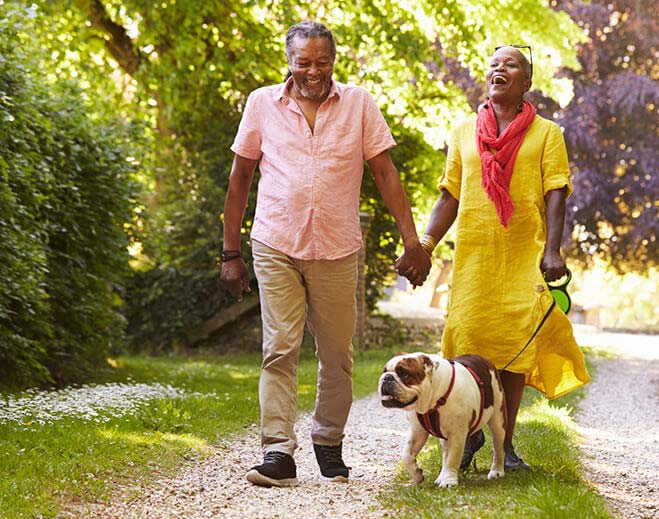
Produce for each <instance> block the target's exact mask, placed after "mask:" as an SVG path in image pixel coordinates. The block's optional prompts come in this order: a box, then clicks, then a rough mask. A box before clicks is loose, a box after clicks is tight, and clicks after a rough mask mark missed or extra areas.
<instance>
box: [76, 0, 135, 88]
mask: <svg viewBox="0 0 659 519" xmlns="http://www.w3.org/2000/svg"><path fill="white" fill-rule="evenodd" d="M81 3H82V4H84V6H85V7H86V8H87V13H88V14H89V17H90V19H91V22H92V27H94V28H96V29H100V30H101V31H103V32H104V33H105V35H106V36H109V38H108V37H106V38H104V41H105V47H106V48H107V49H108V51H109V52H110V54H112V57H113V58H114V59H116V60H117V63H119V66H120V67H121V68H122V69H123V70H124V71H125V72H126V73H127V74H129V75H130V76H133V77H134V76H135V74H136V73H137V69H138V68H139V67H140V64H141V63H142V56H141V54H140V53H139V51H138V50H137V49H136V48H135V46H134V45H133V40H131V38H130V36H128V33H127V32H126V29H125V27H123V26H122V25H119V24H117V23H115V22H114V21H113V20H112V19H111V18H110V16H109V15H108V13H107V11H106V10H105V7H104V6H103V4H102V3H101V2H100V0H83V1H82V2H81Z"/></svg>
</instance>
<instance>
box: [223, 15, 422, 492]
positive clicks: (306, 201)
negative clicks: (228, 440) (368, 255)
mask: <svg viewBox="0 0 659 519" xmlns="http://www.w3.org/2000/svg"><path fill="white" fill-rule="evenodd" d="M286 58H287V61H288V66H289V69H290V74H289V76H290V77H289V78H288V79H287V80H286V82H285V83H284V84H281V85H276V86H269V87H264V88H260V89H257V90H256V91H254V92H252V93H251V94H250V96H249V98H248V100H247V104H246V106H245V110H244V113H243V118H242V121H241V123H240V127H239V129H238V133H237V135H236V138H235V141H234V144H233V145H232V147H231V149H232V150H233V151H234V153H235V154H236V155H235V157H234V161H233V166H232V169H231V176H230V179H229V188H228V190H227V195H226V200H225V205H224V250H223V252H222V259H223V261H222V267H221V279H222V282H223V284H224V286H225V287H226V288H227V290H229V291H230V292H231V293H232V294H233V295H234V296H236V297H237V298H238V300H240V299H241V298H242V292H243V291H249V284H248V273H247V268H246V266H245V263H244V262H243V260H242V257H241V253H240V228H241V225H242V219H243V216H244V212H245V208H246V205H247V197H248V194H249V190H250V187H251V184H252V179H253V176H254V170H255V167H256V165H257V163H258V164H259V170H260V174H261V178H260V180H259V188H258V197H257V205H256V215H255V218H254V225H253V227H252V233H251V243H252V254H253V257H254V271H255V273H256V277H257V280H258V283H259V296H260V301H261V315H262V320H263V364H262V372H261V379H260V382H259V400H260V404H261V444H262V447H263V452H264V463H263V464H262V465H259V466H256V467H253V468H252V469H251V470H250V471H249V472H248V473H247V480H248V481H250V482H251V483H253V484H256V485H262V486H294V485H297V477H296V466H295V461H294V460H293V454H294V451H295V449H296V448H297V440H296V437H295V432H294V424H295V413H296V406H297V365H298V354H299V350H300V344H301V342H302V337H303V331H304V323H305V316H306V321H307V323H308V326H309V330H310V331H311V333H312V335H313V336H314V338H315V343H316V356H317V357H318V359H319V367H318V388H317V398H316V404H315V410H314V413H313V418H312V430H311V437H312V441H313V444H314V452H315V455H316V459H317V461H318V464H319V466H320V470H321V474H322V475H323V477H324V478H325V479H328V480H331V481H344V482H345V481H347V480H348V476H349V473H348V468H347V467H346V466H345V464H344V462H343V458H342V441H343V438H344V426H345V423H346V421H347V419H348V413H349V411H350V406H351V403H352V344H351V339H352V335H353V334H354V331H355V324H356V303H355V291H356V284H357V253H358V250H359V249H360V247H361V244H362V239H361V230H360V225H359V192H360V186H361V179H362V174H363V162H364V160H366V161H367V162H368V164H369V166H370V168H371V171H372V172H373V175H374V178H375V182H376V184H377V187H378V189H379V191H380V193H381V194H382V197H383V199H384V201H385V204H386V205H387V207H388V208H389V210H390V212H391V214H392V215H393V217H394V219H395V220H396V223H397V225H398V229H399V231H400V234H401V237H402V239H403V244H404V246H405V251H406V254H405V261H404V263H405V264H404V265H399V268H402V269H405V270H406V271H407V270H408V269H412V268H413V269H414V271H415V272H416V273H417V277H416V279H417V280H418V281H419V282H422V281H423V280H424V279H425V277H426V276H427V274H428V271H429V270H430V259H429V258H428V255H427V254H426V252H425V251H424V250H423V248H421V246H420V244H419V239H418V236H417V233H416V230H415V227H414V222H413V219H412V213H411V210H410V206H409V202H408V200H407V196H406V195H405V192H404V190H403V188H402V186H401V183H400V179H399V176H398V172H397V170H396V168H395V166H394V164H393V162H392V160H391V157H390V155H389V149H390V148H392V147H393V146H394V145H395V142H394V140H393V137H392V136H391V132H390V131H389V128H388V127H387V124H386V122H385V120H384V118H383V117H382V114H381V113H380V111H379V109H378V108H377V106H376V104H375V102H374V100H373V99H372V97H371V96H370V95H369V94H368V93H367V92H366V91H365V90H363V89H361V88H358V87H354V86H349V85H343V84H340V83H337V82H335V81H333V80H332V73H333V69H334V60H335V58H336V46H335V42H334V37H333V35H332V33H331V31H329V29H327V28H326V27H325V26H324V25H322V24H319V23H314V22H310V21H307V22H303V23H300V24H297V25H294V26H293V27H291V28H290V29H289V31H288V33H287V36H286Z"/></svg>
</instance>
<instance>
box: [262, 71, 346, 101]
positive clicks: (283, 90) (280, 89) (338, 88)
mask: <svg viewBox="0 0 659 519" xmlns="http://www.w3.org/2000/svg"><path fill="white" fill-rule="evenodd" d="M292 83H293V78H292V77H289V78H288V79H287V80H286V81H284V82H283V83H282V84H280V85H278V86H277V88H275V92H274V95H273V96H272V98H273V99H274V100H275V101H284V102H286V103H288V99H290V97H291V96H290V95H288V88H289V87H290V86H291V85H292ZM342 91H343V85H342V84H340V83H337V82H336V81H335V80H334V79H332V86H330V91H329V94H327V99H329V98H330V97H333V96H337V97H339V98H340V97H341V94H342Z"/></svg>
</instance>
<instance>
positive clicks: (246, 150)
mask: <svg viewBox="0 0 659 519" xmlns="http://www.w3.org/2000/svg"><path fill="white" fill-rule="evenodd" d="M255 104H258V100H257V96H256V95H255V94H254V92H252V93H251V94H250V95H249V97H248V98H247V102H246V103H245V110H243V117H242V119H241V120H240V125H239V126H238V132H237V133H236V138H235V139H234V141H233V144H232V145H231V151H233V152H234V153H235V154H236V155H240V156H241V157H245V158H246V159H250V160H258V159H260V158H261V125H260V123H259V121H258V118H257V117H256V113H257V112H258V108H256V107H255Z"/></svg>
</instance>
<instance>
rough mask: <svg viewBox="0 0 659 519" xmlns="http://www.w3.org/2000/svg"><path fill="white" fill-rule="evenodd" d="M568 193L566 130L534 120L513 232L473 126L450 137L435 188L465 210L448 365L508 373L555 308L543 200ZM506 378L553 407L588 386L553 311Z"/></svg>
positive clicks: (524, 151)
mask: <svg viewBox="0 0 659 519" xmlns="http://www.w3.org/2000/svg"><path fill="white" fill-rule="evenodd" d="M562 187H567V190H568V196H569V195H570V194H571V193H572V183H571V181H570V171H569V165H568V158H567V151H566V149H565V141H564V139H563V135H562V133H561V130H560V128H559V127H558V126H557V125H556V124H555V123H553V122H551V121H548V120H546V119H543V118H542V117H540V116H536V118H535V120H534V121H533V123H532V124H531V126H529V128H528V130H527V132H526V136H525V137H524V141H523V143H522V146H521V148H520V149H519V152H518V154H517V158H516V160H515V165H514V168H513V174H512V179H511V183H510V195H511V198H512V201H513V204H514V207H515V208H514V213H513V216H512V218H511V220H510V223H509V225H508V227H507V228H505V227H503V225H501V223H500V222H499V219H498V217H497V213H496V209H495V207H494V204H493V203H492V201H491V200H489V199H488V198H487V194H486V193H485V190H484V189H483V187H482V186H481V161H480V156H479V155H478V150H477V148H476V116H473V117H471V118H469V119H468V120H467V121H465V122H464V123H462V124H461V125H460V126H459V127H458V128H457V129H456V130H455V131H454V132H453V134H452V136H451V140H450V142H449V153H448V157H447V162H446V171H445V173H444V176H443V178H442V180H441V181H440V183H439V188H440V189H446V190H448V191H449V192H450V193H451V195H453V196H454V197H455V198H456V199H457V200H459V209H458V218H457V222H456V223H457V238H456V244H455V257H454V267H453V269H454V270H453V284H452V288H451V302H450V305H449V310H448V318H447V322H446V328H445V330H444V334H443V337H442V349H443V353H444V356H445V357H447V358H452V357H456V356H457V355H462V354H466V353H476V354H479V355H483V356H484V357H487V358H489V359H490V360H491V361H492V362H493V363H494V364H495V366H496V367H497V368H498V369H502V368H503V367H504V366H505V365H506V364H507V363H508V362H509V361H510V360H511V359H513V358H514V357H515V355H517V353H518V352H519V351H520V350H521V349H522V348H523V347H524V345H525V344H526V342H527V341H528V340H529V338H530V337H531V336H532V335H533V332H534V331H535V329H536V328H537V326H538V324H540V322H541V320H542V318H543V316H544V315H545V313H546V312H547V310H548V309H549V307H550V306H551V303H552V300H553V299H552V296H551V294H550V293H549V291H548V290H547V286H546V284H545V282H544V280H543V277H542V273H541V272H540V262H541V261H542V255H543V252H544V247H545V200H544V195H545V194H546V193H547V192H548V191H550V190H552V189H560V188H562ZM506 369H507V370H508V371H512V372H515V373H523V374H525V375H526V384H527V385H530V386H532V387H534V388H536V389H538V390H539V391H541V392H542V393H543V394H545V395H546V396H547V398H555V397H557V396H560V395H562V394H564V393H567V392H568V391H571V390H573V389H576V388H577V387H580V386H582V385H583V384H585V383H586V382H588V380H589V379H590V377H589V375H588V372H587V370H586V366H585V363H584V358H583V354H582V353H581V349H580V348H579V346H578V345H577V343H576V341H575V339H574V335H573V333H572V325H571V324H570V321H569V320H568V318H567V317H566V316H565V314H563V312H562V311H561V310H560V308H558V306H556V307H554V309H553V311H552V312H551V314H550V315H549V317H548V319H547V320H546V322H545V324H544V325H543V326H542V328H541V329H540V331H539V332H538V335H537V336H536V338H535V339H534V340H533V341H532V342H531V344H530V345H529V346H528V348H527V349H526V350H525V351H524V352H523V353H522V354H521V355H520V356H519V357H518V358H517V359H515V360H514V361H513V363H512V364H510V366H509V367H508V368H506Z"/></svg>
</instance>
